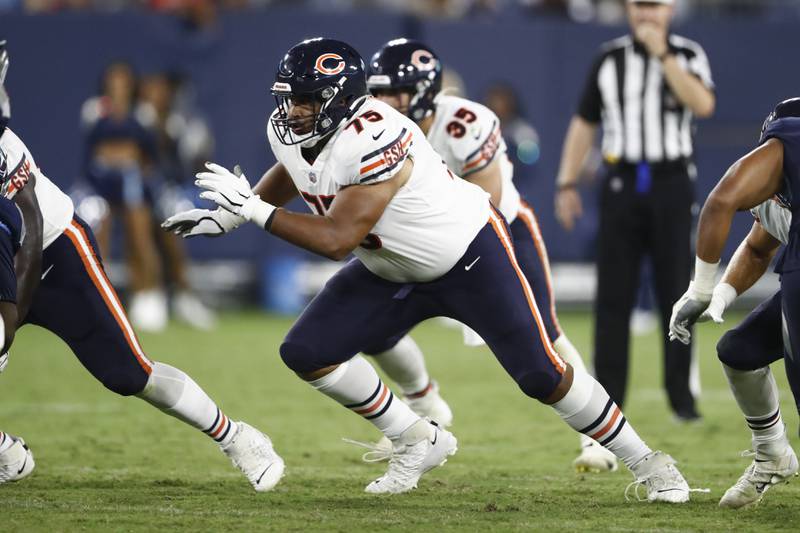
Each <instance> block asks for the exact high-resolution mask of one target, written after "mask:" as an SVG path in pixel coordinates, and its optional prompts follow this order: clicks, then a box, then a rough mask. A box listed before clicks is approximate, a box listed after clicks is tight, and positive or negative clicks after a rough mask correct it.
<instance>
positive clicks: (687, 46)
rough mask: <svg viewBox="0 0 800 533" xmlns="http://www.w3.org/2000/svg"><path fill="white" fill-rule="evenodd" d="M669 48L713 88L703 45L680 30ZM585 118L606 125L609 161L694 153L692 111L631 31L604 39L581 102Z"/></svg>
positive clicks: (660, 158)
mask: <svg viewBox="0 0 800 533" xmlns="http://www.w3.org/2000/svg"><path fill="white" fill-rule="evenodd" d="M669 49H670V52H671V53H672V54H674V55H675V57H676V59H677V61H678V63H679V64H680V65H681V67H683V68H684V69H687V70H688V71H689V72H691V73H692V74H694V75H695V76H697V77H698V78H699V79H700V80H701V81H702V82H703V84H705V86H706V87H708V88H709V89H712V90H713V88H714V82H713V81H712V79H711V68H710V66H709V64H708V58H707V57H706V54H705V52H704V51H703V49H702V47H701V46H700V45H699V44H697V43H696V42H694V41H691V40H689V39H686V38H684V37H680V36H678V35H670V36H669ZM578 115H579V116H580V117H582V118H583V119H584V120H586V121H588V122H591V123H593V124H596V123H598V122H601V121H602V125H603V144H602V150H603V155H604V157H605V158H606V160H607V161H610V162H617V161H620V160H622V161H627V162H629V163H638V162H640V161H648V162H651V163H657V162H665V161H675V160H679V159H682V158H690V157H691V156H692V134H693V114H692V112H691V110H689V109H688V108H687V107H686V106H684V105H683V104H681V103H680V101H679V100H678V99H677V97H676V96H675V95H674V94H673V93H672V90H671V89H670V88H669V85H668V84H667V82H666V80H665V79H664V75H663V71H662V67H661V62H660V61H659V60H658V58H655V57H650V56H648V54H647V51H646V50H645V48H644V46H642V45H641V44H640V43H638V42H635V41H634V40H633V38H632V37H631V36H630V35H626V36H625V37H620V38H618V39H615V40H613V41H610V42H608V43H606V44H604V45H603V47H602V51H601V53H600V55H599V56H598V57H597V59H596V60H595V62H594V65H593V67H592V71H591V73H590V75H589V79H588V80H587V83H586V87H585V89H584V91H583V96H582V98H581V101H580V106H579V108H578Z"/></svg>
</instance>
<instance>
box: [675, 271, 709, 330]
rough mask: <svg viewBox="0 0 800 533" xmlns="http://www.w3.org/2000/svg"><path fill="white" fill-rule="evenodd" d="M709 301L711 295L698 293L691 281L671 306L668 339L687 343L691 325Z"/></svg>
mask: <svg viewBox="0 0 800 533" xmlns="http://www.w3.org/2000/svg"><path fill="white" fill-rule="evenodd" d="M709 303H711V295H705V294H699V293H697V291H695V290H694V288H693V286H692V283H690V284H689V289H688V290H687V291H686V292H685V293H683V296H681V297H680V299H679V300H678V301H677V302H675V305H673V306H672V317H671V318H670V320H669V340H671V341H674V340H676V339H677V340H678V341H680V342H682V343H683V344H689V340H690V339H691V337H692V333H691V331H690V329H691V327H692V326H693V325H694V323H695V322H697V319H698V318H700V315H702V314H703V311H705V310H706V309H707V308H708V305H709Z"/></svg>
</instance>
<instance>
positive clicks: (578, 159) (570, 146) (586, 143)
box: [556, 116, 597, 187]
mask: <svg viewBox="0 0 800 533" xmlns="http://www.w3.org/2000/svg"><path fill="white" fill-rule="evenodd" d="M596 128H597V126H595V125H594V124H591V123H589V122H586V121H585V120H583V119H582V118H580V117H577V116H576V117H573V118H572V121H571V122H570V124H569V129H568V130H567V136H566V138H565V139H564V149H563V151H562V152H561V164H560V166H559V171H558V179H557V180H556V185H557V186H559V187H572V186H574V185H576V184H577V183H578V176H579V175H580V172H581V169H582V168H583V163H584V161H585V160H586V156H587V155H588V154H589V150H590V149H591V148H592V142H593V141H594V134H595V130H596Z"/></svg>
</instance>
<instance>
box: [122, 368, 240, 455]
mask: <svg viewBox="0 0 800 533" xmlns="http://www.w3.org/2000/svg"><path fill="white" fill-rule="evenodd" d="M138 396H139V397H140V398H141V399H143V400H145V401H146V402H148V403H150V404H152V405H154V406H156V407H158V408H159V409H161V410H162V411H164V412H165V413H167V414H169V415H172V416H174V417H175V418H177V419H179V420H182V421H184V422H186V423H187V424H189V425H191V426H194V427H195V428H197V429H199V430H202V431H203V433H205V434H206V435H208V436H209V437H211V438H212V439H214V441H215V442H216V443H218V444H219V445H220V446H223V447H224V446H226V445H228V444H229V443H230V441H231V440H232V439H233V436H234V435H235V434H236V430H237V426H236V422H234V421H233V420H231V419H229V418H228V417H227V416H226V415H225V413H223V412H222V411H221V410H220V408H219V407H217V404H216V403H214V401H213V400H212V399H211V398H209V397H208V395H207V394H206V393H205V391H204V390H203V389H201V388H200V386H199V385H198V384H197V383H195V381H194V380H193V379H192V378H190V377H189V376H188V375H186V373H184V372H183V371H181V370H179V369H177V368H174V367H171V366H169V365H166V364H164V363H158V362H156V363H153V371H152V372H151V373H150V378H149V379H148V380H147V385H145V387H144V390H143V391H142V392H140V393H139V395H138Z"/></svg>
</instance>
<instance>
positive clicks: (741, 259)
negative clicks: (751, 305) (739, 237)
mask: <svg viewBox="0 0 800 533" xmlns="http://www.w3.org/2000/svg"><path fill="white" fill-rule="evenodd" d="M774 255H775V251H773V252H772V253H771V254H763V253H759V252H758V251H756V250H754V249H753V248H752V247H751V246H750V245H749V244H748V243H747V240H744V241H742V243H741V244H740V245H739V247H738V248H737V249H736V253H734V254H733V257H732V258H731V262H730V263H728V267H727V268H726V269H725V273H724V274H723V275H722V280H721V281H720V282H721V283H727V284H728V285H731V286H732V287H733V288H734V289H736V294H742V293H744V292H745V291H746V290H747V289H749V288H750V287H752V286H753V285H754V284H755V283H756V281H758V280H759V279H761V276H763V275H764V273H765V272H766V271H767V268H769V264H770V262H771V261H772V258H773V257H774Z"/></svg>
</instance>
